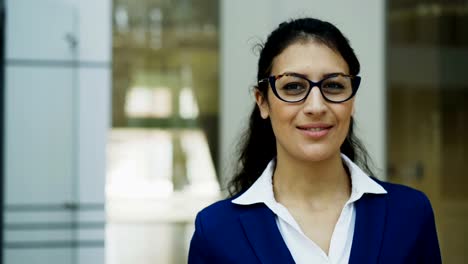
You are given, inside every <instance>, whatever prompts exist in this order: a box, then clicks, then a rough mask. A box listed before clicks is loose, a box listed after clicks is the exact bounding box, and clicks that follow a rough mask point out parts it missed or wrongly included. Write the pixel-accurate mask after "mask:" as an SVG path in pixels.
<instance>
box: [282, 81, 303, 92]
mask: <svg viewBox="0 0 468 264" xmlns="http://www.w3.org/2000/svg"><path fill="white" fill-rule="evenodd" d="M305 89H306V88H305V86H304V85H302V84H300V83H288V84H286V85H284V86H283V90H287V91H302V90H305Z"/></svg>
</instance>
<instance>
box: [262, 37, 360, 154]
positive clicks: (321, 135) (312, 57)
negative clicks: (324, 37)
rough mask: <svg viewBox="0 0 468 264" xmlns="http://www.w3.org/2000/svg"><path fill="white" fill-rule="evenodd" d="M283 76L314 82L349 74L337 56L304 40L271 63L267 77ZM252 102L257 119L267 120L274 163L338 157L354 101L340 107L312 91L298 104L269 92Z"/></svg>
mask: <svg viewBox="0 0 468 264" xmlns="http://www.w3.org/2000/svg"><path fill="white" fill-rule="evenodd" d="M286 72H287V73H297V74H300V75H303V76H306V77H307V78H308V79H310V80H312V81H314V82H318V81H320V80H321V79H323V78H324V77H326V76H328V75H330V74H332V73H342V74H349V69H348V64H347V63H346V61H345V60H344V59H343V58H342V57H341V55H340V54H339V53H337V52H335V51H334V50H332V49H330V48H329V47H328V46H326V45H324V44H321V43H319V42H316V41H314V40H308V41H299V42H295V43H293V44H291V45H289V46H288V47H287V48H286V49H285V50H284V51H283V52H282V53H280V54H279V55H278V56H277V57H276V58H275V59H274V60H273V65H272V70H271V73H270V75H279V74H283V73H286ZM255 99H256V102H257V105H258V106H259V108H260V113H261V116H262V117H263V118H268V117H269V118H270V120H271V125H272V127H273V132H274V134H275V137H276V146H277V157H278V159H282V158H283V157H284V158H287V159H294V160H302V161H314V162H316V161H323V160H327V159H332V158H337V157H339V155H340V146H341V144H342V143H343V141H344V140H345V138H346V135H347V133H348V129H349V124H350V120H351V115H352V113H353V111H354V98H352V99H350V100H348V101H346V102H343V103H331V102H327V101H326V100H325V99H324V98H323V96H322V94H321V93H320V90H319V89H318V87H313V88H312V91H310V93H309V95H308V97H307V98H306V99H305V100H304V101H301V102H298V103H288V102H284V101H281V100H280V99H278V98H277V97H276V96H275V95H274V93H273V91H272V90H271V88H268V95H267V98H264V97H263V95H262V94H261V92H260V91H258V90H256V92H255Z"/></svg>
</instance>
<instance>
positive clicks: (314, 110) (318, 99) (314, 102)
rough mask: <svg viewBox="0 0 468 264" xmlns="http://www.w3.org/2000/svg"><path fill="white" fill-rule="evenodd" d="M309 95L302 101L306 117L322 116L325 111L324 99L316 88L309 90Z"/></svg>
mask: <svg viewBox="0 0 468 264" xmlns="http://www.w3.org/2000/svg"><path fill="white" fill-rule="evenodd" d="M311 89H312V90H311V91H310V93H309V95H307V98H306V99H305V101H304V108H303V111H304V113H305V114H307V115H322V114H323V113H325V111H326V110H327V105H326V102H325V98H323V96H322V93H321V92H320V89H319V88H318V87H317V86H314V87H312V88H311Z"/></svg>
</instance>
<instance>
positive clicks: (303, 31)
mask: <svg viewBox="0 0 468 264" xmlns="http://www.w3.org/2000/svg"><path fill="white" fill-rule="evenodd" d="M307 40H314V41H317V42H319V43H322V44H325V45H326V46H328V47H329V48H331V49H332V50H334V51H336V52H338V53H339V54H340V55H341V56H342V57H343V59H344V60H345V61H346V63H347V64H348V67H349V73H350V74H352V75H357V74H358V73H359V70H360V64H359V61H358V59H357V57H356V55H355V54H354V51H353V49H352V48H351V46H350V45H349V41H348V40H347V39H346V37H344V36H343V34H342V33H341V32H340V31H339V30H338V29H337V28H336V27H335V26H334V25H332V24H331V23H328V22H325V21H321V20H318V19H314V18H301V19H296V20H291V21H289V22H284V23H281V24H280V25H279V26H278V28H276V29H275V30H274V31H273V32H272V33H271V34H270V35H269V36H268V38H267V40H266V42H265V43H264V44H263V47H262V48H261V51H260V57H259V60H258V72H257V81H259V80H262V79H264V78H267V77H268V76H269V75H270V73H271V68H272V64H273V60H274V58H275V57H276V56H278V55H279V54H281V52H283V50H284V49H286V48H287V47H288V46H289V45H291V44H294V43H297V42H299V41H307ZM255 89H258V90H259V91H260V92H261V93H262V94H263V96H264V97H265V98H267V94H268V85H262V86H256V87H255ZM353 126H354V120H353V118H352V117H351V121H350V125H349V130H348V134H347V136H346V139H345V140H344V142H343V143H342V145H341V147H340V151H341V152H342V153H343V154H345V155H346V156H348V157H349V158H350V159H351V160H352V161H353V162H355V163H357V164H358V165H359V166H360V167H361V168H362V169H363V170H364V171H365V172H366V173H368V174H369V175H372V171H371V170H370V168H369V165H368V162H369V160H370V158H369V156H368V154H367V151H366V149H365V147H364V146H363V144H362V143H361V141H360V140H359V139H358V138H357V137H356V136H355V135H354V130H353ZM238 145H239V146H240V148H239V150H238V152H239V157H238V167H237V171H236V172H235V174H234V177H233V178H232V180H231V181H230V182H229V184H228V190H229V193H230V194H231V195H235V194H238V193H241V192H243V191H245V190H247V189H248V188H249V187H250V186H251V185H252V184H253V183H254V182H255V181H256V180H257V179H258V177H260V175H261V173H262V172H263V170H264V169H265V168H266V166H267V164H268V163H269V162H270V161H271V160H272V159H273V158H274V157H275V156H276V138H275V135H274V133H273V128H272V126H271V121H270V119H269V118H267V119H263V118H262V117H261V116H260V109H259V107H258V106H257V105H256V104H255V106H254V108H253V110H252V113H251V114H250V119H249V124H248V127H247V129H246V130H245V131H244V134H243V135H242V136H241V138H240V144H238Z"/></svg>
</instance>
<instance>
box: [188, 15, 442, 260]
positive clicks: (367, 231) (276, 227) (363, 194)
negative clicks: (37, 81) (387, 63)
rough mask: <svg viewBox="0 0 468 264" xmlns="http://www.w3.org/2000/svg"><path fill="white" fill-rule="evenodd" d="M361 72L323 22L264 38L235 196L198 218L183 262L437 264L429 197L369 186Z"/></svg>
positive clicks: (304, 22) (373, 182)
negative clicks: (359, 133)
mask: <svg viewBox="0 0 468 264" xmlns="http://www.w3.org/2000/svg"><path fill="white" fill-rule="evenodd" d="M359 67H360V66H359V61H358V59H357V58H356V55H355V54H354V51H353V49H352V48H351V47H350V45H349V43H348V40H347V39H346V38H345V37H344V36H343V35H342V34H341V32H340V31H339V30H338V29H337V28H336V27H335V26H333V25H332V24H330V23H327V22H324V21H320V20H317V19H312V18H304V19H297V20H292V21H290V22H286V23H282V24H281V25H279V27H278V28H277V29H276V30H274V31H273V32H272V33H271V34H270V36H269V37H268V39H267V41H266V43H265V44H264V46H263V48H262V50H261V53H260V58H259V62H258V74H257V80H258V85H257V86H256V87H255V99H256V105H255V107H254V109H253V112H252V114H251V117H250V124H249V129H248V131H247V133H246V136H245V137H244V140H245V142H244V144H243V148H242V149H241V155H240V160H239V161H240V170H239V172H238V173H237V175H236V176H235V177H234V179H233V180H232V182H231V190H232V194H233V197H231V198H229V199H226V200H223V201H220V202H217V203H215V204H213V205H211V206H209V207H207V208H205V209H204V210H202V211H201V212H200V213H199V214H198V215H197V218H196V220H195V233H194V235H193V238H192V241H191V245H190V252H189V263H223V264H226V263H360V264H362V263H392V264H394V263H441V257H440V250H439V245H438V240H437V234H436V229H435V223H434V215H433V212H432V208H431V205H430V203H429V200H428V199H427V197H426V196H425V195H424V194H423V193H421V192H419V191H416V190H414V189H410V188H408V187H404V186H401V185H395V184H390V183H385V182H381V181H379V180H377V179H375V178H371V177H369V176H368V175H371V173H370V170H369V169H368V166H367V159H366V157H367V154H366V152H365V150H364V148H363V147H362V146H361V144H360V142H359V140H357V139H356V137H355V136H354V134H353V118H352V115H353V113H354V98H355V97H354V95H355V94H356V92H357V90H358V87H359V84H360V80H361V78H360V77H359V76H357V75H358V73H359ZM357 164H359V166H360V167H359V166H358V165H357Z"/></svg>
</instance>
